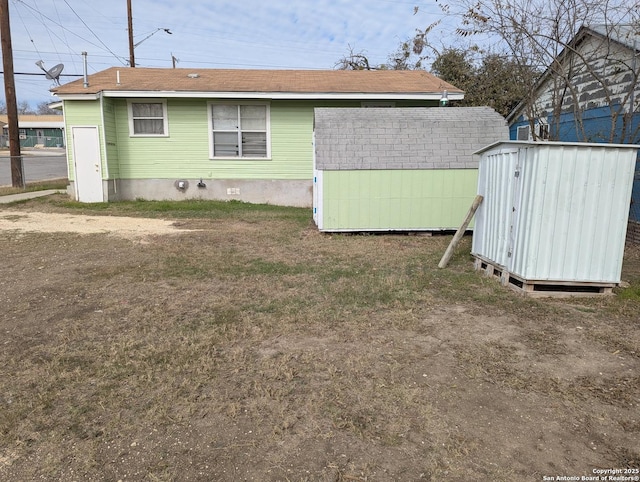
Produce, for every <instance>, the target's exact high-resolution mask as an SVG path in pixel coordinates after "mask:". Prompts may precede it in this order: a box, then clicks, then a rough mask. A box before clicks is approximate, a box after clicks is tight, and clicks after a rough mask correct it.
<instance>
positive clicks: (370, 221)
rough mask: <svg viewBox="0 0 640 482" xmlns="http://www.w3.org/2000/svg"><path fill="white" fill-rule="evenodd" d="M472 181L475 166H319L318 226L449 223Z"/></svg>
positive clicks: (464, 206) (457, 217)
mask: <svg viewBox="0 0 640 482" xmlns="http://www.w3.org/2000/svg"><path fill="white" fill-rule="evenodd" d="M477 184H478V171H477V170H476V169H449V170H427V169H425V170H359V171H323V172H322V187H321V189H322V195H323V203H322V212H321V215H322V219H323V229H326V230H359V229H362V230H367V229H368V230H394V229H399V230H410V229H416V230H418V229H454V228H457V227H458V226H459V225H460V224H461V223H462V221H463V220H464V217H465V215H466V213H467V211H468V210H469V207H470V206H471V203H472V202H473V199H474V197H475V195H476V191H477Z"/></svg>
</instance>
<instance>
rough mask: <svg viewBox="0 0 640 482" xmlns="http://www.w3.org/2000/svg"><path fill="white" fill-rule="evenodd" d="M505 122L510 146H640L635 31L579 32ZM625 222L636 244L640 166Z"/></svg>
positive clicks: (639, 52) (639, 55)
mask: <svg viewBox="0 0 640 482" xmlns="http://www.w3.org/2000/svg"><path fill="white" fill-rule="evenodd" d="M507 121H508V122H509V127H510V137H511V139H512V140H547V139H549V140H558V141H565V142H607V143H623V144H640V31H638V27H637V26H636V27H635V28H634V27H632V26H624V25H618V26H615V27H608V26H605V25H595V26H590V27H584V26H583V27H582V28H580V30H579V31H578V33H577V34H576V36H575V38H573V39H572V40H571V41H570V42H569V43H568V44H567V46H566V48H565V49H564V50H563V51H562V53H561V54H560V55H559V56H558V57H557V58H556V59H554V61H553V62H552V63H551V65H550V66H549V68H548V69H547V70H546V72H545V73H544V75H543V76H542V78H541V79H540V81H539V83H538V86H537V88H536V89H535V90H534V95H533V96H532V99H530V100H523V101H522V102H521V103H520V104H519V105H518V106H517V107H516V108H515V109H514V110H513V111H512V112H511V113H510V114H509V116H507ZM629 219H630V223H629V225H630V232H629V233H630V234H629V239H633V240H636V241H638V242H640V162H639V163H638V165H637V169H636V176H635V181H634V187H633V194H632V204H631V209H630V216H629Z"/></svg>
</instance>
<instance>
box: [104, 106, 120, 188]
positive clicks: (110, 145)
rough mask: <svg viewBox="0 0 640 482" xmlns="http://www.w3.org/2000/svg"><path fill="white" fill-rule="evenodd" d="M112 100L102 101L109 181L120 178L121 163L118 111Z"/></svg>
mask: <svg viewBox="0 0 640 482" xmlns="http://www.w3.org/2000/svg"><path fill="white" fill-rule="evenodd" d="M113 104H114V102H113V100H112V99H109V98H104V99H103V100H102V115H103V122H104V138H105V144H106V154H107V166H108V167H107V170H108V174H109V179H118V178H119V177H120V163H119V162H118V134H117V132H116V111H115V106H114V105H113Z"/></svg>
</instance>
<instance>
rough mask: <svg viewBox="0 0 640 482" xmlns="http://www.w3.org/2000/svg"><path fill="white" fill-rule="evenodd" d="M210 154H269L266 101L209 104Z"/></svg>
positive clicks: (258, 155) (266, 155)
mask: <svg viewBox="0 0 640 482" xmlns="http://www.w3.org/2000/svg"><path fill="white" fill-rule="evenodd" d="M209 123H210V126H211V129H210V130H211V157H214V158H216V157H223V158H229V157H233V158H235V157H237V158H250V159H251V158H253V159H256V158H257V159H263V158H268V157H269V137H270V136H269V106H268V105H267V104H210V115H209Z"/></svg>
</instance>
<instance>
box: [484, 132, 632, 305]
mask: <svg viewBox="0 0 640 482" xmlns="http://www.w3.org/2000/svg"><path fill="white" fill-rule="evenodd" d="M639 148H640V146H635V145H618V144H616V145H614V144H588V143H565V142H519V141H509V142H498V143H495V144H491V145H489V146H487V147H485V148H483V149H481V150H480V151H477V152H476V154H480V155H481V158H480V163H479V173H478V194H480V195H482V196H483V197H484V201H483V203H482V204H481V205H480V207H479V209H478V211H477V213H476V224H475V231H474V235H473V245H472V254H473V255H474V256H475V258H476V269H485V270H487V273H488V274H495V275H497V276H500V279H501V281H502V283H503V284H504V285H509V286H511V287H514V288H516V289H519V290H522V291H524V292H526V293H528V294H535V292H542V293H538V294H543V295H548V294H549V293H550V292H560V293H568V294H570V295H573V294H581V293H585V292H586V293H588V294H591V293H610V292H611V289H612V288H613V287H614V286H615V285H617V284H618V283H620V275H621V270H622V258H623V254H624V243H625V236H626V228H627V220H628V214H629V203H630V200H631V188H632V183H633V175H634V168H635V162H636V157H637V151H638V149H639Z"/></svg>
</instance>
